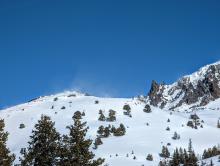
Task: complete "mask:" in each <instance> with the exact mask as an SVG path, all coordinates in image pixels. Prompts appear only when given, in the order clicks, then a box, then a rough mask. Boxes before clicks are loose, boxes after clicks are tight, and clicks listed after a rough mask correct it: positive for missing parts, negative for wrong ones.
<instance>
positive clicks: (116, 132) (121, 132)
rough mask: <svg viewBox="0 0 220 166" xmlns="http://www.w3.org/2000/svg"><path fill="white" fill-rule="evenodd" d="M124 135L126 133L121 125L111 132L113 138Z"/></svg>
mask: <svg viewBox="0 0 220 166" xmlns="http://www.w3.org/2000/svg"><path fill="white" fill-rule="evenodd" d="M125 133H126V129H125V126H124V125H123V124H120V126H119V127H118V128H116V129H115V130H114V131H113V134H114V136H117V137H118V136H123V135H125Z"/></svg>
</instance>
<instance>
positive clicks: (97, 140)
mask: <svg viewBox="0 0 220 166" xmlns="http://www.w3.org/2000/svg"><path fill="white" fill-rule="evenodd" d="M102 144H103V142H102V140H101V138H100V137H99V136H97V138H96V139H95V142H94V148H93V149H97V148H98V146H99V145H102Z"/></svg>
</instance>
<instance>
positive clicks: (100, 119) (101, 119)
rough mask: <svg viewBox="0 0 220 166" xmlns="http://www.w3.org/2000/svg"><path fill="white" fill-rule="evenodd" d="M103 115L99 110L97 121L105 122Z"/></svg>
mask: <svg viewBox="0 0 220 166" xmlns="http://www.w3.org/2000/svg"><path fill="white" fill-rule="evenodd" d="M105 119H106V118H105V115H104V114H103V111H102V110H99V121H105Z"/></svg>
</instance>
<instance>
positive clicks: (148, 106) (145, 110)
mask: <svg viewBox="0 0 220 166" xmlns="http://www.w3.org/2000/svg"><path fill="white" fill-rule="evenodd" d="M143 111H144V112H146V113H151V112H152V111H151V107H150V105H148V104H147V105H146V106H145V107H144V110H143Z"/></svg>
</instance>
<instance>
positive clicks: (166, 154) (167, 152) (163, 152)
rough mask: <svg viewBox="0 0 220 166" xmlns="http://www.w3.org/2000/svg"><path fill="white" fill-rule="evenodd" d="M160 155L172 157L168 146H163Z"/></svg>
mask: <svg viewBox="0 0 220 166" xmlns="http://www.w3.org/2000/svg"><path fill="white" fill-rule="evenodd" d="M160 157H163V158H169V157H170V152H169V150H168V148H167V147H166V146H163V147H162V152H161V153H160Z"/></svg>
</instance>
